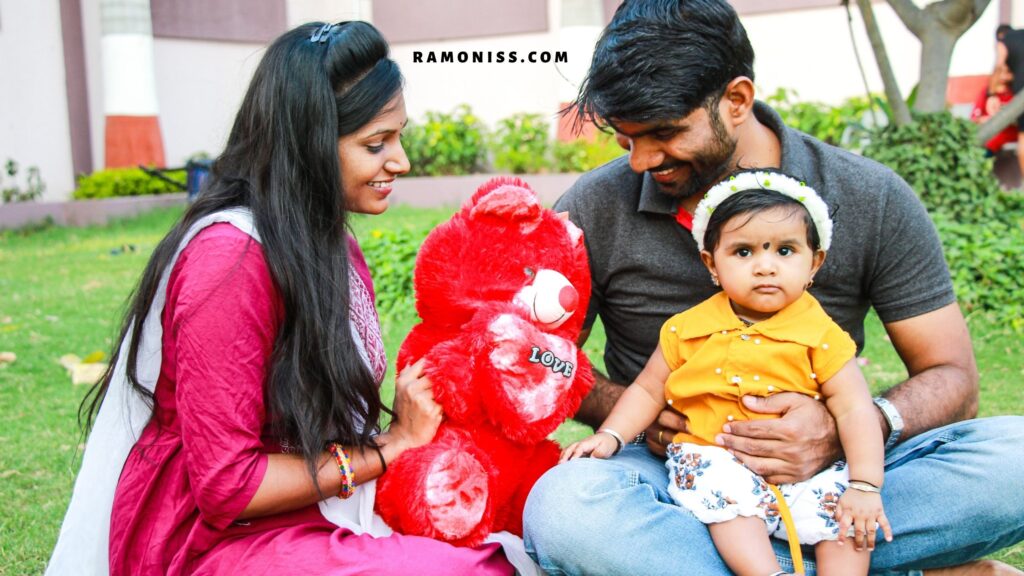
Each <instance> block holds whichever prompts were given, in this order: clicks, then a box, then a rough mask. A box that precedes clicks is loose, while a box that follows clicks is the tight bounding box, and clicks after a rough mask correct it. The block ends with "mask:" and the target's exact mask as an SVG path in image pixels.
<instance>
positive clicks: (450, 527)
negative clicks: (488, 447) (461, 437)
mask: <svg viewBox="0 0 1024 576" xmlns="http://www.w3.org/2000/svg"><path fill="white" fill-rule="evenodd" d="M488 482H489V480H488V477H487V472H486V470H484V467H483V466H482V465H481V464H480V462H479V461H478V460H477V459H476V458H474V457H473V455H472V454H469V453H466V452H460V451H456V450H450V451H445V452H441V453H439V454H437V456H436V458H435V459H434V461H433V462H431V463H430V467H429V468H428V471H427V478H426V494H425V500H426V504H427V510H428V512H429V516H430V520H431V523H432V524H433V525H434V528H436V529H437V530H438V531H439V532H441V533H442V534H444V535H445V538H446V539H449V540H457V539H460V538H465V537H466V536H467V535H469V534H470V533H471V532H473V531H474V529H476V528H477V527H478V526H479V525H480V522H481V520H482V519H483V517H484V513H485V512H486V511H487V500H488V497H489V484H488Z"/></svg>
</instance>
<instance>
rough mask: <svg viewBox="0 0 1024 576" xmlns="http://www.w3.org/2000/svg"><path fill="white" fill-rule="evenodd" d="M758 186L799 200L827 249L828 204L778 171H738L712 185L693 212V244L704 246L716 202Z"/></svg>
mask: <svg viewBox="0 0 1024 576" xmlns="http://www.w3.org/2000/svg"><path fill="white" fill-rule="evenodd" d="M758 189H760V190H772V191H775V192H778V193H780V194H783V195H785V196H789V197H790V198H792V199H794V200H796V201H797V202H799V203H801V204H803V205H804V208H806V209H807V212H808V213H810V215H811V220H813V221H814V227H815V228H816V229H817V230H818V238H819V239H820V240H821V249H822V250H825V251H828V249H829V247H830V246H831V245H832V219H831V218H830V217H829V215H828V205H827V204H825V201H824V200H822V199H821V196H818V193H817V192H815V191H814V188H811V187H810V186H808V185H807V184H804V183H803V182H799V181H797V180H796V179H794V178H790V177H789V176H786V175H785V174H779V173H778V172H742V173H740V174H737V175H735V176H731V177H729V178H728V179H726V180H723V181H722V182H719V183H718V184H715V185H714V186H712V187H711V189H710V190H708V193H707V194H705V195H704V198H703V199H701V201H700V203H699V204H697V210H696V211H695V212H694V213H693V239H694V240H696V241H697V248H698V249H700V250H703V249H704V234H705V233H706V232H707V229H708V220H710V219H711V213H712V212H714V211H715V208H717V207H718V205H719V204H721V203H722V202H724V201H725V199H726V198H728V197H729V196H732V195H733V194H736V193H737V192H743V191H746V190H758Z"/></svg>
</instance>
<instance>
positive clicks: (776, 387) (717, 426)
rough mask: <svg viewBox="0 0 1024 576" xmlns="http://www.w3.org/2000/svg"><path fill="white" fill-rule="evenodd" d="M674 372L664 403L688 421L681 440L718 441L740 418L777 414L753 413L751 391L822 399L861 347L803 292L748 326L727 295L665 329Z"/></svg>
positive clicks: (667, 324) (666, 348)
mask: <svg viewBox="0 0 1024 576" xmlns="http://www.w3.org/2000/svg"><path fill="white" fill-rule="evenodd" d="M660 342H661V350H662V353H663V354H664V356H665V361H666V362H667V363H668V366H669V368H670V369H671V370H672V373H671V374H670V375H669V378H668V381H667V382H666V383H665V400H666V402H667V403H668V404H669V405H670V406H672V408H674V409H675V410H677V411H679V412H681V413H682V414H683V415H685V416H686V417H687V419H688V420H689V424H688V427H689V430H690V433H686V432H680V433H678V434H676V436H675V437H674V438H673V441H674V442H695V443H698V444H714V439H715V434H718V433H720V432H721V431H722V426H724V425H725V424H726V423H727V422H730V421H733V420H756V419H766V418H776V417H777V416H775V415H772V414H758V413H755V412H751V411H749V410H747V409H746V408H745V407H744V406H743V404H742V403H741V402H740V397H742V396H744V395H753V396H770V395H771V394H775V393H777V392H799V393H802V394H807V395H809V396H812V397H818V395H819V392H820V391H821V387H820V384H821V383H822V382H825V381H827V380H828V379H829V378H831V377H832V376H834V375H835V373H836V372H838V371H839V369H840V368H842V367H843V365H844V364H846V363H847V362H848V361H849V360H850V359H851V358H853V357H854V355H855V354H856V353H857V345H856V344H854V342H853V339H852V338H850V336H849V334H847V333H846V332H845V331H843V329H842V328H840V327H839V325H838V324H836V323H835V322H834V321H833V320H832V318H830V317H829V315H828V314H827V313H825V310H824V309H822V307H821V305H820V304H819V303H818V301H817V300H816V299H815V298H814V297H813V296H811V295H810V294H809V293H806V292H805V293H804V294H803V296H801V297H800V298H799V299H797V300H796V301H795V302H793V303H792V304H790V305H789V306H786V307H785V308H783V309H782V310H780V311H778V312H776V313H775V315H774V316H772V317H771V318H769V319H767V320H763V321H761V322H757V323H755V324H753V325H751V326H747V325H746V324H745V323H744V322H743V321H742V320H740V319H739V318H738V317H737V316H736V314H735V312H733V310H732V307H731V306H730V305H729V298H728V296H726V295H725V293H724V292H719V293H718V294H715V295H714V296H712V297H711V298H708V299H707V300H705V301H704V302H701V303H700V304H698V305H697V306H694V307H693V308H691V309H689V310H687V311H686V312H682V313H680V314H676V315H675V316H673V317H671V318H669V319H668V321H666V322H665V324H664V326H662V328H661V340H660Z"/></svg>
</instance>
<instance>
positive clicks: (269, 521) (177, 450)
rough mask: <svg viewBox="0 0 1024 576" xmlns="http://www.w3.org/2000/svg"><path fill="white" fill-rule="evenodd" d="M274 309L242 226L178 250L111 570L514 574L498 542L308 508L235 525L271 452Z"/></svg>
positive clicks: (263, 269) (114, 522)
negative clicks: (339, 517) (336, 520)
mask: <svg viewBox="0 0 1024 576" xmlns="http://www.w3.org/2000/svg"><path fill="white" fill-rule="evenodd" d="M353 247H354V248H355V250H356V251H358V246H356V245H355V244H354V243H353ZM354 256H356V257H355V258H353V260H354V261H355V262H356V264H357V268H358V267H360V266H359V264H361V263H362V255H361V254H354ZM361 267H362V268H363V270H359V272H360V276H364V271H365V264H363V265H362V266H361ZM364 280H365V282H366V285H367V286H368V287H370V289H371V291H372V287H371V286H372V285H371V284H370V283H369V275H368V274H366V275H365V278H364ZM282 314H283V305H282V303H281V300H280V297H279V295H278V294H277V292H276V289H275V287H274V284H273V282H272V280H271V277H270V274H269V270H268V268H267V264H266V261H265V260H264V258H263V251H262V248H261V246H260V245H259V244H258V243H257V242H255V241H254V240H252V239H251V238H250V237H249V236H248V235H247V234H245V233H244V232H241V231H240V230H238V229H236V228H235V227H234V226H232V225H230V224H215V225H212V226H210V227H208V228H206V229H205V230H203V231H202V232H200V233H199V235H198V236H196V237H195V239H193V240H192V242H190V243H189V245H188V247H186V248H185V250H184V251H183V252H182V253H181V255H180V257H179V259H178V261H177V263H176V265H175V267H174V270H173V271H172V273H171V276H170V282H169V284H168V287H167V304H166V306H165V308H164V312H163V316H162V319H163V329H164V334H163V361H162V366H161V373H160V378H159V381H158V382H157V386H156V409H155V411H154V413H153V419H152V420H151V421H150V423H149V424H148V425H147V426H146V428H145V430H144V431H143V433H142V435H141V437H140V438H139V440H138V442H136V444H135V446H134V448H133V449H132V451H131V454H130V455H129V456H128V460H127V462H126V463H125V465H124V469H123V472H122V474H121V478H120V480H119V482H118V486H117V493H116V495H115V498H114V508H113V513H112V515H111V527H110V573H111V574H112V575H113V576H118V575H132V576H141V575H158V574H159V575H163V574H171V575H177V574H304V575H305V574H510V573H511V572H512V568H511V566H510V565H509V564H508V562H507V561H506V560H505V557H504V555H503V554H502V552H501V551H500V548H499V547H498V545H497V544H489V545H485V546H483V547H481V548H479V549H475V550H474V549H466V548H455V547H452V546H450V545H448V544H445V543H442V542H438V541H434V540H430V539H425V538H419V537H413V536H401V535H394V536H391V537H387V538H372V537H370V536H362V535H360V536H357V535H353V534H352V533H351V532H349V531H347V530H345V529H341V528H338V527H337V526H335V525H334V524H332V523H330V522H328V521H327V520H326V519H325V518H324V517H323V516H322V515H321V514H320V511H319V508H318V507H317V506H316V505H311V506H307V507H305V508H302V509H299V510H295V511H292V512H288V513H284V514H278V515H274V516H267V517H263V518H257V519H252V520H248V521H240V522H235V519H236V518H237V517H238V515H239V513H241V511H242V510H243V509H244V508H245V507H246V505H247V504H248V503H249V502H250V500H251V499H252V497H253V495H254V494H255V493H256V489H257V488H258V487H259V485H260V482H261V481H262V480H263V476H264V473H265V472H266V468H267V453H270V452H278V451H280V448H279V445H278V442H277V441H276V439H274V438H272V437H271V436H270V434H269V433H268V428H267V426H266V417H265V416H266V414H265V408H264V390H263V383H264V380H265V377H266V370H267V367H268V364H267V359H268V358H269V356H270V353H271V350H272V347H273V344H274V337H275V335H276V333H277V330H278V328H279V326H280V323H281V319H282ZM158 424H159V426H158Z"/></svg>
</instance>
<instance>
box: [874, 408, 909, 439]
mask: <svg viewBox="0 0 1024 576" xmlns="http://www.w3.org/2000/svg"><path fill="white" fill-rule="evenodd" d="M874 402H875V406H878V409H879V410H881V411H882V416H883V417H885V421H886V422H887V423H888V424H889V438H887V439H886V440H885V449H886V450H888V449H890V448H892V447H893V446H895V445H896V443H897V442H899V441H900V436H901V435H902V434H903V416H901V415H900V411H899V410H897V409H896V406H895V405H894V404H893V403H892V402H889V401H888V400H886V399H885V398H882V397H881V396H876V397H875V398H874Z"/></svg>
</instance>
